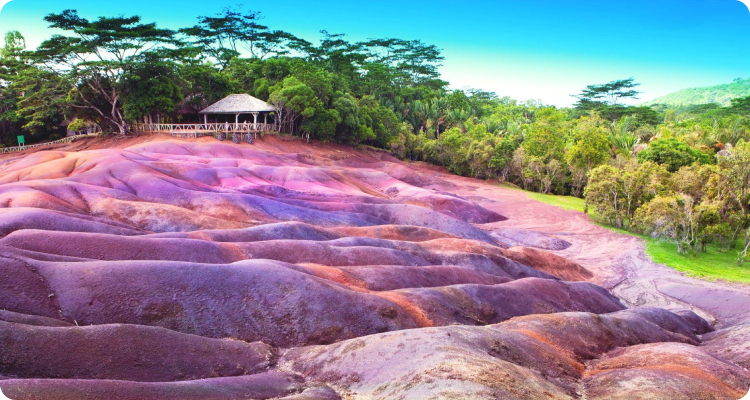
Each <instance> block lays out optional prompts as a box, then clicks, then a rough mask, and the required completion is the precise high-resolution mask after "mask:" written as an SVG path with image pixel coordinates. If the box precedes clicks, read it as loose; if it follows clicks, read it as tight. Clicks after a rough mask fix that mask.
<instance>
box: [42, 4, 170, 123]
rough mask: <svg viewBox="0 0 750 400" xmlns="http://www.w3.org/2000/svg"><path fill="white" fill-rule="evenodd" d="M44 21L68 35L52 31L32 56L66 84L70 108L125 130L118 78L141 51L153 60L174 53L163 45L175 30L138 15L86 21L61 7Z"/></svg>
mask: <svg viewBox="0 0 750 400" xmlns="http://www.w3.org/2000/svg"><path fill="white" fill-rule="evenodd" d="M44 19H45V21H47V22H49V23H50V28H57V29H61V30H63V31H66V32H70V33H72V36H62V35H54V36H53V37H52V38H51V39H49V40H46V41H45V42H43V43H42V44H41V45H40V46H39V48H38V49H37V51H36V54H35V56H36V59H37V60H38V61H39V62H41V63H44V65H45V67H46V68H47V69H48V70H49V71H53V72H55V73H57V74H59V75H60V76H62V77H63V79H64V80H65V82H66V83H67V84H68V85H69V86H70V89H72V93H73V96H74V97H75V99H76V102H75V103H76V104H73V107H74V108H78V109H83V110H87V111H89V112H92V113H94V114H96V115H98V117H99V118H100V120H101V121H102V122H103V123H105V124H107V125H110V126H112V127H113V128H115V129H116V130H117V131H118V132H119V133H120V134H127V133H128V132H129V127H128V124H127V122H126V119H125V116H124V114H123V110H122V95H123V92H122V91H123V85H124V79H123V76H124V75H125V73H126V72H127V71H128V70H129V69H131V68H132V67H133V65H134V64H136V63H138V62H139V61H140V60H141V59H142V58H141V56H143V55H144V54H145V53H149V54H151V56H152V57H153V58H156V59H160V58H169V57H174V55H175V53H174V52H173V51H171V50H170V48H169V47H168V46H167V45H170V44H175V43H176V41H175V33H174V32H173V31H171V30H168V29H159V28H157V27H156V24H153V23H148V24H145V23H141V18H140V17H138V16H133V17H112V18H110V17H99V18H98V19H97V20H94V21H89V20H87V19H85V18H82V17H80V16H79V15H78V12H77V11H75V10H65V11H63V12H62V13H60V14H49V15H47V16H46V17H45V18H44Z"/></svg>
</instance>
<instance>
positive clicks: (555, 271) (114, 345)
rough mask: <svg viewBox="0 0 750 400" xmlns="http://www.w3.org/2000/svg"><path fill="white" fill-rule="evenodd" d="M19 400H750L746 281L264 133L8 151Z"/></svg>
mask: <svg viewBox="0 0 750 400" xmlns="http://www.w3.org/2000/svg"><path fill="white" fill-rule="evenodd" d="M0 207H1V208H0V260H1V261H0V338H1V339H2V341H1V342H0V343H2V345H0V388H2V390H3V391H4V392H5V394H6V395H8V396H9V397H10V398H12V399H41V398H43V399H53V400H61V399H113V398H118V399H145V398H148V399H203V400H205V399H238V398H243V399H280V398H284V399H320V400H329V399H425V398H436V399H438V398H439V399H462V398H465V399H478V398H482V399H483V398H487V399H496V398H502V399H632V398H649V399H739V398H740V397H742V396H743V395H744V394H745V393H747V390H748V388H750V372H748V371H747V370H746V368H748V367H750V345H748V343H750V308H748V306H747V304H750V303H749V301H750V289H748V287H746V286H741V285H731V284H724V283H718V282H705V281H700V280H696V279H693V278H689V277H686V276H683V275H682V274H680V273H678V272H676V271H674V270H671V269H669V268H667V267H665V266H661V265H657V264H654V263H652V262H650V261H649V260H648V258H647V257H646V256H645V254H644V248H643V244H642V243H641V241H640V240H638V239H637V238H633V237H629V236H625V235H620V234H616V233H613V232H611V231H608V230H606V229H603V228H601V227H598V226H596V225H594V224H592V223H591V222H590V221H589V220H588V217H587V216H586V215H584V214H581V213H578V212H573V211H563V210H560V209H558V208H555V207H552V206H549V205H546V204H542V203H539V202H536V201H533V200H531V199H529V198H528V197H527V196H526V194H525V193H524V192H522V191H519V190H514V189H511V188H507V187H503V186H500V185H498V184H496V183H493V182H485V181H478V180H474V179H468V178H461V177H457V176H454V175H451V174H448V173H447V172H446V171H444V170H442V169H440V168H436V167H434V166H430V165H426V164H423V163H407V162H402V161H399V160H397V159H395V158H393V157H391V156H390V155H388V154H387V153H385V152H382V151H378V150H372V149H360V150H355V149H352V148H350V147H346V146H336V145H326V144H320V143H309V144H308V143H304V142H302V141H298V140H293V139H286V140H285V139H282V138H278V137H265V138H263V139H262V140H258V141H256V142H255V144H254V145H247V144H242V145H235V144H232V143H222V142H219V141H216V140H215V139H213V138H201V139H197V140H191V139H187V140H184V139H174V138H169V137H167V136H158V135H157V136H142V137H138V138H132V139H126V140H115V139H87V140H82V141H78V142H75V143H73V144H69V145H60V146H57V147H55V148H46V149H44V150H42V151H39V150H37V151H31V150H30V151H27V152H25V153H20V154H13V155H5V156H4V158H0Z"/></svg>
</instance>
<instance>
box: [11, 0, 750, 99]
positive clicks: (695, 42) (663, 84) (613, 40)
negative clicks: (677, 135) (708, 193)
mask: <svg viewBox="0 0 750 400" xmlns="http://www.w3.org/2000/svg"><path fill="white" fill-rule="evenodd" d="M237 3H244V5H245V6H246V7H247V8H251V9H254V10H259V11H261V12H262V13H263V15H264V16H265V20H264V23H265V24H267V25H269V26H271V27H272V28H274V29H283V30H287V31H290V32H292V33H294V34H296V35H298V36H301V37H304V38H305V39H308V40H315V39H317V38H318V37H319V35H318V31H320V30H321V29H326V30H328V31H329V32H332V33H346V34H347V35H348V36H349V38H350V40H353V41H354V40H360V39H367V38H375V37H399V38H404V39H421V40H423V41H424V42H427V43H430V44H435V45H437V46H438V47H440V48H441V49H443V54H444V56H445V57H446V60H445V62H444V66H443V67H442V68H441V72H442V73H443V78H444V79H445V80H447V81H449V82H450V83H451V86H452V87H454V88H463V87H472V88H481V89H485V90H491V91H494V92H496V93H497V94H498V95H500V96H511V97H513V98H516V99H520V100H526V99H539V100H542V101H543V102H545V103H548V104H555V105H558V106H568V105H570V104H571V103H572V102H573V99H572V98H571V97H570V95H571V94H574V93H577V92H579V91H580V89H582V88H583V87H585V86H586V85H588V84H592V83H604V82H608V81H610V80H614V79H622V78H627V77H630V76H633V77H635V78H636V80H637V81H638V82H640V83H641V84H642V85H641V87H640V90H641V91H643V94H642V95H641V99H642V100H644V101H645V100H650V99H653V98H655V97H658V96H661V95H663V94H667V93H670V92H673V91H676V90H679V89H683V88H686V87H693V86H707V85H713V84H719V83H726V82H730V81H731V80H732V79H734V78H737V77H742V78H748V77H750V11H748V9H747V7H746V6H745V5H743V4H742V3H740V2H739V1H736V0H628V1H615V0H597V1H572V0H518V1H506V0H496V1H480V0H464V1H455V0H452V1H443V0H429V1H427V0H409V1H403V0H402V1H395V0H380V1H351V0H334V1H323V0H319V1H311V0H307V1H302V0H286V1H283V2H267V1H264V2H259V1H250V0H244V1H242V0H238V1H231V2H223V1H212V2H207V1H205V0H202V1H197V0H180V1H176V0H128V1H118V2H98V1H97V2H94V1H78V0H63V1H60V0H13V1H12V2H10V3H8V4H7V5H6V6H5V7H4V8H3V10H2V12H1V13H0V31H2V32H5V31H8V30H14V29H15V30H19V31H21V33H22V34H24V36H26V38H27V42H28V43H29V45H30V46H31V47H35V46H36V45H38V44H39V43H40V42H41V41H42V40H43V39H44V38H46V37H48V36H50V35H51V34H52V33H53V32H52V31H51V30H49V29H47V27H46V26H47V24H46V23H45V22H44V21H43V20H42V18H43V17H44V15H46V14H48V13H51V12H59V11H61V10H63V9H65V8H72V9H77V10H78V11H79V12H80V14H81V15H83V16H85V17H88V18H94V17H96V16H99V15H120V14H124V15H133V14H137V15H141V16H142V17H143V18H144V20H145V21H156V22H157V23H158V24H159V25H160V26H163V27H168V28H179V27H184V26H188V25H191V24H194V23H195V21H196V17H197V16H198V15H206V14H214V13H216V12H219V11H220V10H221V9H222V8H223V7H225V6H233V5H236V4H237Z"/></svg>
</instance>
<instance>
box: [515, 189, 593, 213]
mask: <svg viewBox="0 0 750 400" xmlns="http://www.w3.org/2000/svg"><path fill="white" fill-rule="evenodd" d="M526 194H528V196H529V197H531V198H532V199H534V200H538V201H541V202H542V203H547V204H551V205H553V206H555V207H560V208H562V209H564V210H573V211H580V212H583V210H584V206H585V203H584V201H583V199H579V198H578V197H573V196H555V195H553V194H541V193H536V192H526Z"/></svg>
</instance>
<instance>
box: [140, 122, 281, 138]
mask: <svg viewBox="0 0 750 400" xmlns="http://www.w3.org/2000/svg"><path fill="white" fill-rule="evenodd" d="M273 127H274V126H273V124H252V123H238V124H237V123H229V122H225V123H209V124H135V125H134V129H135V131H136V132H144V133H169V134H170V135H172V136H181V137H199V136H206V135H211V136H218V135H219V134H226V133H236V134H250V133H258V132H267V131H270V130H273Z"/></svg>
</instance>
